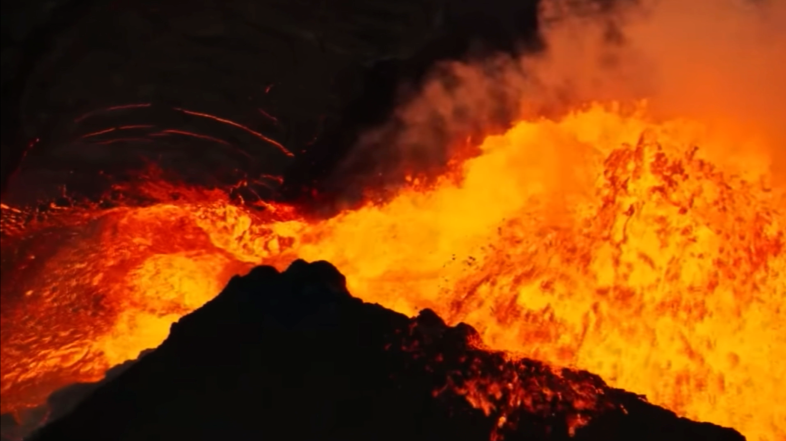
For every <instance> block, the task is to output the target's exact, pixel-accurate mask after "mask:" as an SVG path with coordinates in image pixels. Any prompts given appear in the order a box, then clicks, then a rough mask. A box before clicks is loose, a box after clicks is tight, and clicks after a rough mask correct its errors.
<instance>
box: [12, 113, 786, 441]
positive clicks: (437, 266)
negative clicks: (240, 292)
mask: <svg viewBox="0 0 786 441" xmlns="http://www.w3.org/2000/svg"><path fill="white" fill-rule="evenodd" d="M723 142H724V141H723V138H719V137H717V136H715V135H714V134H713V133H710V132H709V131H707V130H706V128H705V127H704V126H703V125H702V124H700V123H699V122H692V121H685V120H669V121H658V120H654V119H652V118H650V117H648V115H647V112H646V108H645V107H643V106H640V107H639V108H637V109H636V110H635V111H624V110H623V109H622V107H620V106H617V105H614V104H609V105H600V104H598V105H593V106H589V107H586V108H582V109H579V110H576V111H574V112H572V113H570V114H568V115H566V116H564V117H561V118H558V119H545V118H540V119H531V120H524V121H520V122H519V123H518V124H516V125H515V126H514V127H513V128H511V129H510V130H509V131H508V132H507V133H505V134H502V135H498V136H489V137H487V138H486V139H485V140H484V141H483V143H482V144H481V145H480V146H479V150H480V154H478V155H477V156H476V157H473V158H469V159H467V160H465V161H464V162H463V163H462V164H460V169H459V170H458V173H459V174H460V179H458V180H457V179H455V176H452V175H451V176H445V177H444V178H442V179H438V180H437V181H436V183H435V184H434V185H431V186H429V187H428V188H423V186H421V185H416V184H415V182H416V181H417V180H416V179H414V178H413V179H412V180H411V181H412V186H411V187H407V188H403V189H400V190H399V192H398V194H397V195H396V196H395V197H393V198H391V199H390V200H387V201H385V202H375V203H368V204H366V205H364V206H362V207H361V208H358V209H353V210H347V211H344V212H342V213H340V214H338V215H336V216H333V217H331V218H328V219H319V220H312V219H306V218H304V217H302V216H300V215H298V213H297V210H296V209H295V208H293V207H289V206H284V205H275V204H271V205H267V206H266V208H267V209H265V210H259V209H256V208H252V207H246V206H242V205H236V204H232V203H230V202H229V199H228V197H227V196H226V194H225V193H223V192H220V191H217V190H211V191H208V190H199V189H193V188H192V189H186V188H183V189H181V190H182V191H180V193H179V197H178V198H176V199H175V200H168V201H163V202H161V203H158V204H154V205H150V206H144V207H139V206H133V207H132V206H119V207H115V208H111V209H98V208H69V209H62V210H58V211H55V212H54V213H52V214H50V215H49V216H48V218H47V219H44V220H30V219H31V218H30V214H26V213H25V212H24V210H22V209H19V208H14V207H8V206H3V226H4V229H3V230H4V234H5V235H6V237H5V238H4V240H3V250H2V253H3V254H2V256H3V257H2V260H3V279H2V290H3V303H4V304H3V308H2V330H3V332H2V343H3V344H2V361H0V363H2V400H3V401H2V411H3V412H6V411H9V410H14V409H20V408H24V407H26V406H32V405H36V404H39V403H41V402H42V401H43V400H44V399H45V397H46V395H47V394H48V393H50V392H51V391H52V390H53V389H55V388H56V387H59V386H63V385H65V384H68V383H72V382H76V381H92V380H96V379H98V378H100V377H101V376H102V375H103V373H104V372H105V371H106V369H107V368H108V367H110V366H112V365H116V364H119V363H121V362H123V361H125V360H128V359H133V358H135V357H136V356H137V354H138V353H139V352H140V351H142V350H144V349H147V348H151V347H155V346H157V345H158V344H160V343H161V342H162V341H163V339H164V338H165V337H166V336H167V334H168V331H169V326H170V325H171V324H172V323H173V322H174V321H176V320H177V319H178V318H179V317H181V316H182V315H184V314H187V313H188V312H189V311H192V310H194V309H195V308H198V307H199V306H200V305H202V304H204V303H205V302H206V301H208V300H209V299H210V298H212V297H213V296H214V295H216V294H217V293H218V292H219V291H220V289H221V287H222V286H223V285H224V284H225V283H226V282H227V281H228V279H229V278H230V277H231V276H232V275H233V274H237V273H242V272H244V271H247V270H248V269H249V268H251V267H252V266H254V265H257V264H263V263H264V264H271V265H274V266H276V267H279V268H282V269H283V268H284V267H285V266H287V265H288V263H290V262H291V261H293V260H294V259H295V258H303V259H306V260H327V261H330V262H331V263H333V264H335V265H336V266H337V267H338V268H339V269H340V270H341V271H342V272H343V273H344V274H345V275H346V276H347V281H348V285H349V289H350V291H351V292H352V293H353V294H354V295H356V296H358V297H360V298H362V299H364V300H365V301H368V302H377V303H380V304H382V305H384V306H386V307H388V308H391V309H394V310H397V311H399V312H402V313H405V314H409V315H415V314H416V313H417V312H418V311H419V310H421V309H423V308H431V309H433V310H434V311H436V312H437V313H438V314H439V315H440V316H441V317H443V318H445V319H446V320H447V321H448V322H449V323H451V324H456V323H458V322H466V323H468V324H470V325H472V326H473V327H475V328H476V329H477V330H478V331H479V333H480V335H481V336H482V338H483V341H484V343H485V344H486V345H488V346H489V347H491V348H494V349H499V350H504V351H508V352H510V353H515V354H516V355H518V356H525V357H529V358H532V359H537V360H542V361H545V362H547V363H550V364H552V365H555V366H565V367H574V368H579V369H584V370H587V371H590V372H593V373H596V374H598V375H600V376H601V377H602V378H603V379H604V380H606V381H607V382H608V383H609V384H610V385H612V386H614V387H619V388H624V389H627V390H631V391H634V392H636V393H640V394H643V395H646V396H647V398H648V399H649V400H650V401H651V402H653V403H655V404H658V405H662V406H664V407H666V408H669V409H671V410H673V411H675V412H677V413H678V414H680V415H683V416H686V417H689V418H692V419H697V420H702V421H709V422H713V423H716V424H720V425H725V426H729V427H733V428H736V429H737V430H739V431H741V432H742V433H743V434H744V435H746V436H747V437H748V439H750V440H756V441H759V440H777V439H783V438H784V436H786V423H784V422H786V405H784V404H783V402H782V400H780V396H781V395H782V393H783V392H784V390H783V388H782V387H778V385H779V384H782V382H781V381H782V380H781V379H782V378H786V367H784V365H783V363H781V362H779V360H783V359H786V310H784V309H783V307H782V305H783V304H784V299H786V248H785V247H786V228H785V227H784V225H785V222H786V214H785V213H784V211H783V208H782V207H784V206H786V204H783V201H784V198H783V191H782V190H783V189H779V188H777V187H775V186H773V185H771V184H770V183H769V180H768V178H767V171H766V168H762V166H761V164H762V161H761V160H760V158H758V157H756V155H754V154H753V153H752V154H751V156H750V158H751V160H750V161H749V162H746V161H745V160H744V159H739V158H738V160H737V161H736V165H737V166H738V167H736V168H735V167H733V166H731V165H725V164H720V163H717V161H714V160H713V159H712V158H713V157H714V156H713V154H712V152H713V151H718V150H722V147H723V146H722V144H723ZM750 151H751V152H758V151H764V150H756V149H750ZM740 170H742V171H740ZM141 182H142V184H140V185H148V186H155V185H162V186H163V185H164V183H151V182H145V181H141ZM175 190H176V189H175ZM175 190H173V189H172V188H169V187H166V188H164V189H163V190H161V194H171V193H173V192H175ZM21 224H24V225H22V226H18V227H17V228H10V226H11V225H21ZM7 226H9V227H8V228H6V227H7Z"/></svg>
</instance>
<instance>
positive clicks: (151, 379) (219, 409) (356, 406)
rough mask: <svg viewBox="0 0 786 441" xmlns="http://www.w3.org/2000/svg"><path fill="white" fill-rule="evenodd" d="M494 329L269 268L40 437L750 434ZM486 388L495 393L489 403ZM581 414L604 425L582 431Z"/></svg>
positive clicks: (320, 275) (315, 276)
mask: <svg viewBox="0 0 786 441" xmlns="http://www.w3.org/2000/svg"><path fill="white" fill-rule="evenodd" d="M478 341H479V340H478V337H477V334H476V332H475V331H474V329H472V328H471V327H469V326H466V325H463V324H462V325H458V326H455V327H448V326H446V325H445V323H444V322H443V321H442V320H441V319H440V318H439V317H437V316H436V315H435V314H434V313H433V312H431V311H423V312H422V313H421V314H420V315H419V316H418V317H417V318H408V317H406V316H404V315H401V314H398V313H396V312H393V311H390V310H388V309H385V308H383V307H382V306H379V305H375V304H367V303H363V302H362V301H361V300H359V299H356V298H354V297H352V296H351V295H350V294H349V293H348V292H347V290H346V287H345V281H344V277H343V276H342V275H341V274H340V273H339V272H338V271H337V270H336V269H335V268H334V267H333V266H332V265H330V264H329V263H326V262H316V263H311V264H308V263H306V262H303V261H297V262H295V263H293V264H292V266H290V267H289V269H287V270H286V271H285V272H283V273H279V272H278V271H276V270H275V269H273V268H271V267H258V268H256V269H254V270H253V271H252V272H251V273H250V274H249V275H247V276H244V277H236V278H234V279H233V280H232V281H231V282H230V283H229V285H228V286H227V287H226V288H225V289H224V291H223V292H222V293H221V294H220V295H218V296H217V297H216V298H215V299H213V300H212V301H210V302H209V303H208V304H206V305H205V306H204V307H202V308H201V309H199V310H197V311H195V312H193V313H191V314H189V315H187V316H185V317H183V318H182V319H181V320H180V321H179V322H178V323H176V324H174V325H173V326H172V330H171V333H170V335H169V337H168V338H167V340H166V341H165V342H164V343H163V344H162V345H161V346H160V347H159V348H158V349H156V350H154V351H152V352H149V353H147V354H146V355H144V356H142V357H141V358H140V360H139V361H138V362H136V363H135V364H133V365H132V366H130V367H128V368H127V369H125V370H124V371H123V372H122V373H120V374H119V375H118V376H117V377H116V378H114V379H111V380H109V381H107V382H105V384H103V385H101V386H99V387H98V388H97V389H96V390H95V391H94V392H93V393H92V394H91V395H89V396H88V397H87V398H86V399H85V400H84V401H82V402H81V403H80V404H79V405H77V407H76V409H75V410H74V411H72V412H71V413H70V414H68V415H66V416H64V417H62V418H60V419H58V420H57V421H54V422H52V423H50V424H49V425H47V426H46V427H44V428H43V429H41V430H40V431H39V433H37V434H36V435H35V436H33V439H34V440H36V441H151V440H167V441H173V440H189V441H200V440H204V441H219V440H221V441H223V440H234V441H241V440H264V439H270V440H276V441H280V440H314V441H316V440H320V441H330V440H336V441H353V440H357V441H361V440H362V441H369V440H379V441H383V440H389V441H404V440H424V441H425V440H428V441H436V440H457V441H458V440H466V441H470V440H472V441H489V440H491V439H500V438H499V437H500V436H501V437H502V439H505V440H508V441H514V440H546V439H548V440H568V439H572V440H576V441H583V440H603V441H615V440H617V441H647V440H652V441H656V440H657V441H661V440H668V441H683V440H684V441H700V440H717V441H721V440H724V441H725V440H728V441H735V440H744V438H743V437H742V436H741V435H740V434H738V433H737V432H735V431H733V430H730V429H725V428H721V427H718V426H714V425H712V424H706V423H696V422H693V421H690V420H686V419H683V418H678V417H677V416H676V415H675V414H673V413H672V412H670V411H667V410H664V409H662V408H659V407H657V406H654V405H651V404H649V403H647V402H646V401H645V400H644V399H642V398H641V397H639V396H637V395H635V394H631V393H628V392H625V391H621V390H618V389H612V388H610V387H608V386H607V385H606V384H605V383H604V382H603V381H602V380H601V379H600V378H599V377H597V376H596V375H593V374H590V373H587V372H581V371H569V370H561V371H558V370H554V369H551V368H549V367H548V366H546V365H544V364H542V363H539V362H536V361H532V360H518V361H515V360H506V358H505V357H504V356H503V355H502V354H499V353H494V352H489V351H485V350H480V349H475V347H476V346H477V345H475V344H473V343H478ZM473 386H475V387H476V388H475V389H473ZM496 386H500V387H498V388H496V389H495V387H496ZM478 388H479V389H478ZM473 390H480V391H485V392H486V395H485V396H486V397H491V398H490V400H489V403H490V404H489V407H488V415H487V414H486V413H485V412H484V411H482V410H479V409H477V408H475V407H473V406H472V405H470V404H469V401H468V398H469V399H473V397H474V395H472V391H473ZM490 391H491V392H496V394H490V393H488V392H490ZM481 395H483V394H481ZM492 395H495V396H492ZM503 417H504V418H503ZM577 419H583V420H588V423H587V424H586V425H584V426H583V427H580V428H578V429H577V430H576V432H575V434H574V436H573V437H571V436H570V434H569V422H570V421H576V420H577Z"/></svg>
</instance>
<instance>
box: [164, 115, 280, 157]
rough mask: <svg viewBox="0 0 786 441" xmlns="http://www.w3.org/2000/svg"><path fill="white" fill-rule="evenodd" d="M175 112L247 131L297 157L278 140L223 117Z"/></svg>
mask: <svg viewBox="0 0 786 441" xmlns="http://www.w3.org/2000/svg"><path fill="white" fill-rule="evenodd" d="M175 110H177V111H178V112H182V113H185V114H186V115H193V116H199V117H202V118H208V119H212V120H213V121H218V122H221V123H224V124H228V125H230V126H233V127H237V128H239V129H242V130H245V131H246V132H248V133H250V134H252V135H254V136H256V137H257V138H259V139H261V140H263V141H265V142H267V143H269V144H272V145H274V146H275V147H276V148H278V149H279V150H280V151H281V152H282V153H283V154H285V155H287V156H289V157H293V156H295V154H294V153H292V152H291V151H289V149H287V148H286V147H284V146H283V145H282V144H281V143H279V142H278V141H276V140H274V139H271V138H268V137H267V136H265V135H263V134H261V133H259V132H257V131H255V130H252V129H250V128H248V127H246V126H244V125H243V124H239V123H236V122H234V121H231V120H228V119H226V118H221V117H218V116H214V115H211V114H209V113H203V112H195V111H193V110H187V109H182V108H179V107H175Z"/></svg>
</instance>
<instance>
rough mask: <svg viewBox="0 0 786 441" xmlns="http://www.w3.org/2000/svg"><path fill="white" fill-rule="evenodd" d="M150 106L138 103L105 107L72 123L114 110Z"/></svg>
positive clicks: (88, 113)
mask: <svg viewBox="0 0 786 441" xmlns="http://www.w3.org/2000/svg"><path fill="white" fill-rule="evenodd" d="M151 105H152V104H151V103H139V104H122V105H119V106H111V107H106V108H103V109H98V110H93V111H90V112H87V113H85V114H84V115H82V116H80V117H77V118H76V119H74V122H75V123H78V122H82V121H84V120H86V119H87V118H90V117H91V116H93V115H96V114H99V113H106V112H113V111H115V110H128V109H142V108H146V107H150V106H151Z"/></svg>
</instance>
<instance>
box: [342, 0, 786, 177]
mask: <svg viewBox="0 0 786 441" xmlns="http://www.w3.org/2000/svg"><path fill="white" fill-rule="evenodd" d="M783 23H786V3H784V2H780V1H752V0H693V1H690V2H686V1H683V0H642V1H632V0H628V1H624V0H620V1H616V2H612V1H589V0H585V1H571V0H552V1H549V0H544V1H542V2H541V5H540V17H539V26H540V35H541V38H542V43H543V45H542V46H543V48H544V49H543V50H541V51H539V52H537V53H535V54H533V53H531V51H530V52H529V53H524V52H523V51H522V52H521V53H519V54H510V53H505V54H502V53H497V54H491V55H489V56H487V57H484V58H483V59H477V58H475V59H472V60H465V61H456V62H450V63H442V64H440V65H439V66H437V67H436V68H435V69H434V70H433V72H432V75H431V76H430V77H429V79H428V80H427V81H425V83H423V84H422V85H421V87H420V90H419V93H418V94H416V96H415V98H413V99H409V100H408V101H406V102H405V103H404V104H402V105H401V106H400V107H399V108H398V110H397V111H396V113H395V115H394V117H393V118H392V120H391V122H390V123H389V124H387V125H385V126H384V127H381V128H378V129H376V130H373V131H371V132H369V133H366V134H365V136H363V137H362V138H361V140H360V142H359V143H358V146H357V147H356V149H355V152H354V154H353V155H350V157H349V158H348V159H347V161H346V162H345V164H344V166H345V167H344V168H343V170H342V168H339V173H342V172H345V171H346V169H347V168H348V167H351V166H352V163H353V161H357V160H358V158H360V157H367V156H368V155H369V154H370V155H372V156H374V155H376V156H377V160H376V161H372V162H375V163H376V164H377V168H376V169H374V170H375V171H374V172H375V173H376V174H382V172H383V170H382V169H384V171H385V172H387V173H389V174H391V175H396V173H391V172H390V169H391V168H395V169H396V172H397V173H399V174H401V173H408V170H410V169H412V168H413V167H414V168H420V169H421V170H424V169H428V168H430V167H433V166H434V165H435V164H439V165H444V164H445V163H446V161H447V159H448V158H449V157H451V156H452V155H453V154H454V153H455V152H453V151H452V148H453V147H454V145H455V144H456V142H457V140H462V139H464V138H466V137H467V136H470V135H473V134H478V133H489V132H494V131H499V130H501V129H503V128H504V126H505V125H506V124H510V123H511V122H514V121H515V120H516V119H519V118H535V117H543V116H556V115H559V114H562V113H564V112H566V111H569V110H570V109H575V108H576V107H577V106H580V105H582V104H586V103H589V102H593V101H610V100H616V101H620V102H622V103H623V104H624V103H632V102H635V101H637V100H647V102H648V112H649V114H650V115H651V116H652V117H653V118H655V119H664V120H665V119H674V118H688V119H693V120H697V121H700V122H702V123H704V124H705V126H706V128H707V131H708V133H707V134H706V135H707V136H705V139H706V138H707V137H709V138H710V139H715V137H717V139H718V142H716V143H713V148H712V149H711V150H708V151H704V152H703V154H705V155H706V156H708V159H711V160H712V161H713V162H715V163H717V164H719V165H721V166H728V167H729V168H730V169H731V170H730V171H732V172H739V173H747V174H754V175H755V174H759V175H764V174H772V173H770V172H776V173H774V175H778V176H776V177H780V178H781V179H782V178H783V176H784V175H786V173H784V171H786V166H785V165H786V149H785V148H783V146H786V135H785V134H784V133H783V130H782V124H783V122H784V121H786V82H784V81H783V80H782V79H783V78H786V27H784V26H782V24H783ZM528 47H531V44H530V45H528ZM544 148H545V147H544ZM735 167H736V168H735ZM742 168H744V169H745V170H742ZM402 170H405V171H402ZM400 177H401V176H396V177H395V178H394V179H393V180H396V179H398V178H400Z"/></svg>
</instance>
